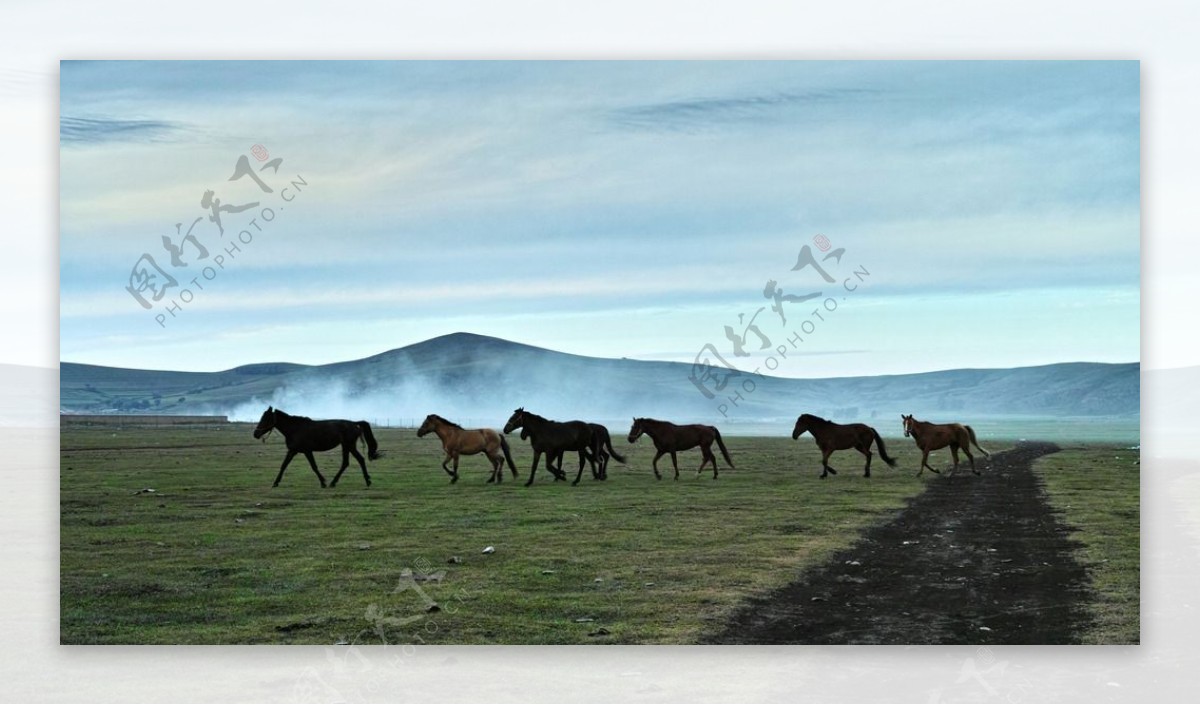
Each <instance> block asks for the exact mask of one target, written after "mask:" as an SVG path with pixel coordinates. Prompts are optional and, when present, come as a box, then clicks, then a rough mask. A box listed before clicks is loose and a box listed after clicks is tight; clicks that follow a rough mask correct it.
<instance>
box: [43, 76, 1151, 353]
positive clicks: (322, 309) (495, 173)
mask: <svg viewBox="0 0 1200 705" xmlns="http://www.w3.org/2000/svg"><path fill="white" fill-rule="evenodd" d="M1139 119H1140V115H1139V68H1138V65H1137V63H1136V62H694V63H692V62H650V63H646V62H479V63H474V62H365V63H363V62H64V63H63V64H62V67H61V129H60V139H61V152H60V155H61V156H60V159H61V177H60V184H61V204H60V224H61V238H62V239H61V300H60V313H61V345H60V355H61V358H62V359H63V360H67V361H73V362H91V363H96V364H108V365H117V366H125V367H145V368H160V369H193V370H215V369H224V368H228V367H232V366H235V365H239V364H246V363H251V362H261V361H272V360H285V361H292V362H303V363H322V362H332V361H337V360H344V359H351V358H358V357H364V356H367V355H370V354H374V353H377V352H380V351H382V350H386V349H390V348H395V347H400V346H402V345H407V344H410V343H414V342H417V341H420V340H424V339H426V338H430V337H433V336H436V335H440V334H444V333H450V332H454V331H459V330H468V331H473V332H477V333H483V334H488V335H495V336H499V337H504V338H509V339H513V340H518V341H521V342H526V343H530V344H534V345H541V346H545V347H550V348H554V349H559V350H565V351H568V352H575V353H580V354H588V355H597V356H604V357H632V358H641V359H670V360H680V361H691V360H692V359H694V358H695V356H696V354H697V352H698V351H699V350H700V349H701V348H702V347H703V346H704V345H705V344H706V343H712V344H714V345H715V346H716V347H717V349H718V350H719V351H720V352H721V353H722V354H724V355H726V356H728V357H729V359H731V360H733V356H732V354H731V346H730V342H729V341H728V340H727V338H726V335H725V333H724V327H725V326H726V325H730V326H732V327H734V328H737V329H739V330H741V329H742V326H741V325H739V324H738V316H739V314H745V315H746V316H747V317H749V316H752V315H753V314H754V313H755V312H756V311H759V309H762V308H763V307H767V308H766V310H764V311H762V312H761V313H760V314H759V316H758V318H757V319H756V320H757V322H758V324H759V325H760V330H762V331H763V332H764V334H765V335H766V336H767V337H769V338H770V339H771V340H772V348H774V346H775V345H777V344H779V343H782V342H784V340H785V339H786V338H787V337H788V336H787V332H788V331H789V330H790V329H789V328H787V327H785V326H783V324H782V323H781V322H780V321H779V318H778V316H777V315H776V314H775V313H774V312H772V311H771V309H770V305H771V301H769V300H767V299H765V298H764V296H763V289H764V285H765V283H766V282H767V281H768V280H776V281H778V283H779V285H780V286H781V287H782V289H783V290H784V291H785V292H786V293H788V294H795V295H799V294H808V293H812V292H815V291H818V290H820V291H822V293H823V297H822V298H824V297H826V296H832V295H834V293H835V292H837V295H836V298H837V299H838V300H839V301H840V303H839V305H838V308H837V310H836V311H835V312H833V313H829V314H827V315H826V317H825V318H826V320H824V321H819V322H818V325H816V327H815V330H814V332H813V333H812V334H811V335H807V336H806V337H805V341H804V343H803V344H802V345H801V346H800V349H799V350H795V351H792V353H791V354H790V356H789V358H788V359H787V360H784V361H783V362H781V364H780V365H779V367H778V368H777V369H775V370H774V373H775V374H781V375H784V376H795V377H820V376H841V375H861V374H888V373H899V372H911V371H925V370H934V369H946V368H955V367H1007V366H1016V365H1029V364H1044V363H1051V362H1060V361H1068V360H1096V361H1111V362H1117V361H1122V362H1124V361H1134V360H1137V359H1138V355H1139V320H1138V309H1139V219H1140V213H1139ZM255 144H261V145H263V146H264V147H266V148H267V150H268V151H269V152H270V155H269V156H270V158H271V159H274V158H282V160H283V161H282V163H281V164H280V165H279V170H278V173H274V172H272V171H271V169H270V168H268V169H267V171H264V172H258V173H260V174H261V175H262V178H263V179H264V180H265V182H267V183H268V185H269V186H272V188H273V192H272V193H270V194H268V193H265V192H262V191H261V190H260V189H258V187H257V186H255V185H254V184H253V183H252V182H251V181H250V180H249V179H246V178H243V179H241V180H238V181H229V180H228V179H229V177H230V175H231V174H232V173H233V170H234V165H235V163H236V162H237V160H238V158H239V156H242V155H247V157H248V161H249V163H250V164H251V165H252V166H253V168H254V169H256V170H257V169H260V168H262V166H263V165H264V164H265V163H267V162H266V161H260V160H258V159H257V158H255V156H253V155H252V154H251V147H252V146H253V145H255ZM297 177H300V178H301V179H302V180H303V181H304V182H307V185H306V186H303V187H300V188H299V189H293V191H291V192H289V193H290V195H292V196H294V200H293V201H289V202H287V203H286V205H285V204H284V202H283V201H282V200H280V197H281V188H282V187H284V186H287V185H288V183H289V182H290V181H293V180H295V179H296V178H297ZM210 189H211V190H213V191H214V192H215V193H216V195H217V197H219V198H221V199H222V201H223V202H224V203H226V204H244V203H248V202H251V201H258V202H259V203H260V207H259V208H255V209H251V210H249V211H247V212H244V213H237V214H231V213H226V214H223V216H222V219H223V223H224V224H225V226H226V233H225V235H224V237H222V236H221V235H219V234H218V233H217V231H216V226H215V225H214V224H212V223H209V221H207V220H202V221H201V222H200V223H199V224H198V225H197V226H196V228H195V230H194V231H193V232H194V233H195V234H196V235H197V236H198V239H199V241H200V242H201V244H203V245H205V246H206V247H207V249H208V250H209V258H208V259H207V260H201V259H196V258H195V253H194V252H191V253H188V254H187V255H185V260H190V263H189V264H188V266H187V267H182V268H173V267H171V265H170V256H169V254H168V253H167V252H166V251H165V250H164V248H163V246H162V244H161V242H162V237H163V236H164V235H167V236H172V237H175V239H176V241H178V237H177V236H175V232H176V230H175V224H176V223H183V228H184V230H185V231H186V228H187V227H188V225H190V224H191V223H192V221H193V220H195V219H196V218H200V217H203V216H206V215H207V213H206V212H205V211H204V210H203V209H202V208H201V206H200V200H201V196H202V194H203V193H204V192H205V191H206V190H210ZM261 207H270V208H272V209H273V212H274V213H275V215H276V218H275V219H274V220H272V221H271V222H270V223H262V222H261V221H256V222H258V223H259V225H260V226H261V227H263V230H262V231H261V232H259V231H256V235H255V237H254V239H253V241H252V242H251V243H250V244H246V245H244V246H243V248H242V250H241V251H240V252H236V251H235V256H233V257H231V258H230V257H227V260H228V261H226V263H225V268H224V269H221V270H220V271H219V272H217V274H216V275H215V278H213V279H212V280H205V279H203V278H202V279H200V280H199V281H200V282H201V283H202V284H203V285H204V286H205V288H204V290H202V291H201V290H199V289H198V288H197V287H191V301H190V302H189V303H181V307H180V310H179V312H178V315H177V316H175V317H169V316H168V320H167V325H166V326H165V327H162V326H160V325H159V324H158V323H157V322H156V320H155V315H156V314H161V313H162V312H163V308H162V306H163V305H165V304H166V303H168V302H169V301H170V300H171V299H172V298H175V299H176V300H178V297H179V295H180V292H181V290H182V289H183V288H185V286H186V282H188V281H190V280H192V279H193V278H195V277H197V276H201V272H202V268H203V267H204V266H207V265H206V262H207V263H208V264H211V263H212V261H213V257H214V256H216V255H218V254H220V252H221V250H222V248H226V247H230V244H231V242H232V241H233V240H234V239H235V238H236V237H237V234H236V233H237V232H240V231H241V230H243V229H247V228H250V227H251V226H250V225H248V223H249V221H250V219H251V217H252V216H254V215H255V214H256V213H260V211H261ZM280 207H282V209H281V210H274V209H276V208H280ZM817 234H824V235H825V236H827V237H828V238H829V240H830V241H831V242H832V244H833V247H834V248H845V254H844V255H843V256H842V259H841V260H840V262H838V261H830V262H827V263H826V264H827V265H828V266H829V268H830V270H831V271H833V272H834V274H835V275H836V277H835V278H836V280H837V284H835V285H830V284H827V283H825V282H823V281H821V279H820V278H819V277H817V276H816V275H815V274H814V273H813V272H812V271H811V270H804V271H799V272H795V271H791V268H792V265H793V264H794V263H795V262H796V259H797V254H798V252H799V251H800V249H801V248H802V247H803V246H804V245H806V244H807V245H812V243H813V237H814V236H815V235H817ZM813 251H814V252H818V254H819V251H818V250H817V249H816V247H815V246H813ZM143 253H150V254H151V255H152V256H153V257H154V259H155V261H156V262H157V263H158V264H159V266H160V267H162V268H163V271H165V272H167V273H169V274H173V275H174V276H175V279H176V281H177V282H179V283H180V286H178V287H176V288H174V289H168V290H167V293H166V294H165V298H164V299H163V300H162V301H161V302H158V303H157V304H156V305H155V306H154V307H153V308H152V309H151V310H149V311H148V310H145V309H143V308H142V307H141V306H140V305H139V304H138V302H137V301H136V300H135V299H134V298H133V296H131V294H130V293H128V292H127V291H126V288H125V287H126V285H127V284H129V280H130V273H131V268H132V267H133V265H134V263H135V262H137V261H138V258H139V257H140V256H141V255H142V254H143ZM856 267H862V268H866V269H867V270H868V271H869V272H870V276H869V277H868V278H866V280H865V281H864V282H863V283H862V286H860V287H859V288H858V289H857V290H855V291H854V292H853V293H847V292H844V291H841V290H840V289H839V288H838V287H840V285H841V281H842V279H844V278H845V276H846V275H848V274H849V272H850V271H851V270H853V269H854V268H856ZM185 274H186V276H185ZM816 301H819V299H818V300H814V301H813V302H809V303H808V305H805V304H800V303H797V304H794V307H793V308H787V309H786V310H787V312H788V316H789V318H790V322H791V324H792V326H793V327H795V326H797V325H799V323H800V322H801V321H803V320H805V319H807V318H809V311H811V310H812V309H813V308H814V307H815V303H816ZM785 306H787V304H785ZM748 340H750V341H751V342H752V343H753V344H748V345H747V346H746V347H747V349H749V350H754V352H755V355H752V356H751V357H750V358H747V359H745V360H742V359H739V360H737V362H738V363H739V364H745V365H746V366H748V367H753V366H754V364H758V363H759V362H764V361H765V357H764V356H763V355H764V353H763V352H759V351H757V350H755V349H756V348H757V347H758V345H757V343H756V342H754V341H755V339H754V337H753V336H751V337H750V338H748ZM768 350H769V349H768ZM801 353H802V354H801ZM752 362H753V363H754V364H751V363H752Z"/></svg>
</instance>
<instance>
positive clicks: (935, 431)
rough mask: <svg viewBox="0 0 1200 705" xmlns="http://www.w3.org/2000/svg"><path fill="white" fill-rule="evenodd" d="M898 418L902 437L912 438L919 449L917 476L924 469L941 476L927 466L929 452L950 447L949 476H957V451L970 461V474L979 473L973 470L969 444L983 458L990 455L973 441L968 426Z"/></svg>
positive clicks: (973, 464) (907, 417)
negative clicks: (951, 468) (951, 462)
mask: <svg viewBox="0 0 1200 705" xmlns="http://www.w3.org/2000/svg"><path fill="white" fill-rule="evenodd" d="M900 418H901V419H903V420H904V436H905V438H907V437H908V436H912V439H913V440H914V441H916V443H917V447H918V448H920V449H921V453H922V455H921V469H920V470H917V475H918V476H920V474H921V473H922V472H925V468H929V469H930V470H932V471H933V472H936V473H938V474H939V475H940V474H941V471H939V470H936V469H934V467H933V466H932V465H930V464H929V451H931V450H938V449H940V448H945V447H946V446H950V454H951V455H953V456H954V470H953V471H952V472H951V474H958V450H959V449H960V448H961V449H962V452H964V453H966V454H967V460H969V461H971V472H973V473H975V474H976V475H978V474H979V471H978V470H976V469H975V456H973V455H971V444H972V443H973V444H975V447H976V448H979V452H980V453H983V457H985V458H990V457H992V454H991V453H989V452H987V451H986V450H984V449H983V448H982V447H981V446H980V445H979V441H977V440H975V429H973V428H971V427H970V426H964V425H963V424H960V423H946V424H936V423H929V422H928V421H917V420H916V419H914V418H913V417H912V416H911V415H905V414H901V415H900Z"/></svg>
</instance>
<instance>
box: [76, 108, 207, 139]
mask: <svg viewBox="0 0 1200 705" xmlns="http://www.w3.org/2000/svg"><path fill="white" fill-rule="evenodd" d="M184 129H185V128H184V126H183V125H182V124H180V123H177V122H169V121H166V120H120V119H117V118H87V117H72V116H70V115H64V116H62V117H61V118H60V119H59V126H58V138H59V141H60V142H62V143H63V144H70V143H75V144H80V143H82V144H99V143H102V142H157V141H160V140H162V139H163V138H165V137H168V136H170V135H172V134H174V133H177V132H180V131H182V130H184Z"/></svg>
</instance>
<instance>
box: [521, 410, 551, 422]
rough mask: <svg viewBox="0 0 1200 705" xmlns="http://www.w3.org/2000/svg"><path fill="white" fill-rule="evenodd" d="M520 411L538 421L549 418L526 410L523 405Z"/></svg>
mask: <svg viewBox="0 0 1200 705" xmlns="http://www.w3.org/2000/svg"><path fill="white" fill-rule="evenodd" d="M521 413H522V414H525V415H526V416H528V417H530V418H532V419H536V420H538V421H549V420H550V419H548V418H546V417H545V416H539V415H537V414H535V413H533V412H532V411H526V410H525V409H524V408H523V407H522V409H521Z"/></svg>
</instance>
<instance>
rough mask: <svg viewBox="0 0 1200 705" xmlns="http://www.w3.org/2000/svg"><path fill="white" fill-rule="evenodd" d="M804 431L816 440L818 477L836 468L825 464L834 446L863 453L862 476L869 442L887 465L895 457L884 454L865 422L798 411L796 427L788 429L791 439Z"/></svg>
mask: <svg viewBox="0 0 1200 705" xmlns="http://www.w3.org/2000/svg"><path fill="white" fill-rule="evenodd" d="M805 431H808V432H809V433H811V434H812V437H813V439H814V440H816V442H817V447H818V448H820V449H821V479H822V480H823V479H825V476H827V475H829V474H830V473H832V474H834V475H836V474H837V470H834V469H833V468H831V467H830V466H829V456H831V455H833V452H834V451H835V450H847V449H850V448H853V449H854V450H857V451H858V452H859V453H862V454H863V455H865V456H866V457H867V465H866V467H865V468H863V477H870V476H871V443H874V444H875V445H876V447H878V448H879V457H881V458H883V462H885V463H887V464H888V467H892V468H894V467H896V459H895V458H889V457H888V454H887V450H886V449H885V448H884V447H883V439H882V438H880V437H879V433H878V432H877V431H876V430H875V429H873V428H871V427H870V426H868V425H866V424H865V423H852V424H839V423H834V422H832V421H828V420H826V419H823V418H821V417H820V416H813V415H812V414H800V418H798V419H796V427H795V428H794V429H792V440H796V439H797V438H799V437H800V436H801V435H802V434H803V433H804V432H805Z"/></svg>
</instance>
